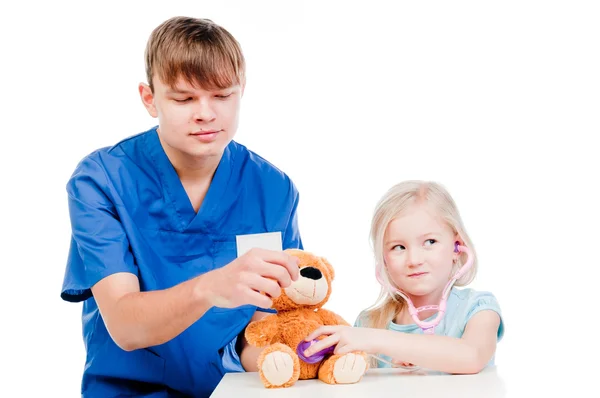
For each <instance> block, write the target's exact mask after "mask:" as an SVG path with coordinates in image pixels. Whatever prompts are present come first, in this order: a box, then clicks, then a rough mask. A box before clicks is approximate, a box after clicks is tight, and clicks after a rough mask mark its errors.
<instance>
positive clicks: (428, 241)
mask: <svg viewBox="0 0 600 398" xmlns="http://www.w3.org/2000/svg"><path fill="white" fill-rule="evenodd" d="M435 242H436V240H435V239H427V240H426V241H425V246H431V245H433V244H434V243H435Z"/></svg>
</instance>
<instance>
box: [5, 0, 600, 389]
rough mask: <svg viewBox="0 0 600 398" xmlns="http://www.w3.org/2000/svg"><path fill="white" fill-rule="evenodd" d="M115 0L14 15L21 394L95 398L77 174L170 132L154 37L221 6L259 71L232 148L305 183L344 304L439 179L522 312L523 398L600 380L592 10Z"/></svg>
mask: <svg viewBox="0 0 600 398" xmlns="http://www.w3.org/2000/svg"><path fill="white" fill-rule="evenodd" d="M105 3H106V2H104V3H91V4H88V3H78V2H72V3H71V4H66V3H65V2H41V1H40V2H19V3H16V4H18V5H16V4H12V5H10V6H8V5H5V3H3V5H2V6H1V8H2V9H1V10H0V15H1V16H0V20H1V24H0V41H1V48H2V51H1V54H2V55H1V59H2V61H1V63H0V68H1V74H0V76H1V78H2V88H1V92H2V95H1V96H0V101H1V103H2V106H1V107H0V110H1V111H0V112H1V116H2V117H1V123H2V156H1V157H0V162H1V165H0V166H1V167H0V172H1V173H2V185H1V186H2V195H1V196H0V200H1V201H2V205H1V206H0V209H1V210H0V211H1V212H2V214H1V217H2V218H1V219H0V220H1V221H0V222H1V223H2V230H3V234H2V236H3V238H2V241H1V242H2V243H1V245H0V247H1V248H2V258H1V260H0V265H1V266H2V277H1V278H0V284H1V285H0V287H1V289H0V295H1V300H0V305H1V306H2V311H1V315H2V327H1V330H2V332H1V333H0V335H1V336H2V340H1V341H2V343H3V344H2V346H3V348H2V349H1V350H0V353H1V354H0V361H1V362H2V364H3V369H5V370H3V375H2V377H0V379H1V380H2V382H1V385H2V388H5V389H7V390H8V391H17V392H15V393H13V394H10V395H18V396H42V395H46V394H49V392H50V391H51V392H53V393H54V392H56V393H58V394H59V395H60V396H64V397H67V396H68V397H74V396H78V394H79V389H80V378H81V374H82V371H83V366H84V359H85V357H84V350H83V341H82V336H81V320H80V312H81V305H80V304H71V303H66V302H62V301H61V299H60V290H61V284H62V279H63V275H64V270H65V263H66V256H67V250H68V244H69V237H70V236H69V234H70V224H69V218H68V212H67V198H66V192H65V184H66V182H67V180H68V178H69V176H70V174H71V172H72V171H73V169H74V167H75V166H76V164H77V162H78V161H79V160H80V159H81V158H82V157H83V156H85V155H86V154H88V153H89V152H91V151H92V150H94V149H96V148H98V147H101V146H107V145H112V144H114V143H116V142H117V141H119V140H120V139H122V138H125V137H127V136H129V135H132V134H135V133H138V132H141V131H143V130H146V129H147V128H149V127H151V126H153V125H154V124H155V122H156V121H155V120H153V119H151V118H150V117H149V116H148V115H147V113H146V111H145V110H144V108H143V107H142V104H141V102H140V100H139V97H138V94H137V89H136V87H137V84H138V83H139V82H140V81H144V80H145V73H144V59H143V51H144V47H145V44H146V40H147V38H148V36H149V34H150V32H151V30H152V29H153V28H154V27H155V26H156V25H158V24H159V23H161V22H162V21H163V20H165V19H167V18H169V17H171V16H175V15H189V16H197V17H207V18H210V19H212V20H214V21H215V22H217V23H219V24H221V25H223V26H225V27H226V28H227V29H228V30H229V31H230V32H231V33H232V34H234V36H236V38H237V39H238V40H239V41H240V43H241V45H242V47H243V50H244V52H245V56H246V59H247V63H248V73H247V75H248V83H247V88H246V93H245V96H244V99H243V105H242V107H243V108H242V116H241V117H242V119H241V126H240V129H239V131H238V135H237V136H236V140H237V141H239V142H241V143H243V144H245V145H247V146H248V147H249V148H250V149H252V150H254V151H256V152H257V153H259V154H260V155H262V156H264V157H266V158H267V159H269V160H270V161H271V162H273V163H274V164H275V165H277V166H278V167H280V168H281V169H283V170H284V171H285V172H286V173H287V174H288V175H290V177H291V178H292V179H293V180H294V181H295V183H296V185H297V186H298V188H299V190H300V192H301V202H300V208H299V214H300V227H301V231H302V235H303V240H304V244H305V248H306V249H307V250H310V251H313V252H315V253H318V254H320V255H323V256H325V257H327V258H328V259H329V260H330V262H331V263H332V264H333V266H334V267H335V269H336V272H337V279H336V281H335V285H334V293H333V295H332V297H331V300H330V302H329V303H328V304H327V306H326V308H329V309H331V310H333V311H336V312H338V313H339V314H341V315H342V316H343V317H345V318H346V319H347V320H348V321H350V322H353V321H354V319H355V317H356V315H357V314H358V312H359V311H360V310H361V309H363V308H365V307H367V306H369V305H370V304H372V303H373V301H374V300H375V299H376V296H377V293H378V287H377V284H376V281H375V278H374V277H373V265H372V261H371V252H370V247H369V242H368V232H369V224H370V217H371V214H372V211H373V208H374V206H375V203H376V201H377V199H378V198H379V197H380V196H381V195H382V194H383V193H384V191H385V190H386V189H387V188H388V187H390V186H391V185H392V184H394V183H396V182H399V181H401V180H404V179H431V180H435V181H439V182H441V183H443V184H444V185H445V186H446V187H447V188H448V189H449V191H450V192H451V194H452V195H453V196H454V198H455V200H456V201H457V203H458V205H459V208H460V210H461V213H462V216H463V218H464V222H465V224H466V227H467V230H468V232H469V233H470V235H471V238H472V239H473V241H474V243H475V247H476V249H477V251H478V254H479V260H480V271H479V274H478V277H477V279H476V281H475V282H474V283H473V285H472V287H474V288H477V289H483V290H489V291H492V292H493V293H494V294H495V295H496V296H497V298H498V300H499V302H500V304H501V306H502V310H503V312H504V320H505V323H506V335H505V338H504V340H503V341H502V342H501V343H500V344H499V346H498V351H497V364H498V366H499V367H500V369H501V370H502V372H503V374H504V375H505V376H506V380H507V385H508V390H509V392H511V393H514V394H515V396H519V395H521V393H523V395H524V394H525V393H528V392H531V391H533V390H532V389H533V388H534V387H536V386H537V387H546V388H547V389H548V390H553V391H556V390H565V391H573V392H575V391H578V390H579V389H580V388H581V387H582V386H583V385H586V384H589V383H591V382H592V379H586V378H584V375H586V374H591V373H592V367H594V366H595V367H596V370H597V364H596V363H595V360H596V359H597V357H598V351H599V350H598V341H597V337H596V333H594V328H593V327H592V326H593V325H594V324H595V323H597V321H596V320H597V305H598V295H597V294H592V290H593V289H596V288H597V286H598V277H599V276H600V274H599V272H598V268H599V266H600V261H599V258H598V247H599V241H600V232H599V229H600V226H599V222H600V212H599V210H598V206H599V203H600V195H599V193H598V191H599V190H598V188H599V186H600V184H599V182H598V177H597V175H598V172H599V171H600V160H599V157H600V156H599V153H598V152H599V150H598V149H599V145H598V143H597V139H598V137H597V135H598V132H599V127H600V121H599V109H600V108H599V107H600V73H599V71H600V56H599V54H600V50H599V48H600V43H599V42H600V28H599V26H600V24H599V23H598V21H599V20H600V12H599V7H598V5H596V4H597V3H596V2H594V1H589V2H583V1H563V2H559V1H525V0H521V1H502V2H487V1H470V2H465V1H444V2H437V1H421V2H402V3H399V4H397V3H398V2H384V1H381V2H378V1H373V0H371V1H363V2H360V3H358V2H357V3H350V2H343V3H342V2H339V3H338V2H335V3H334V2H327V1H321V2H303V5H299V4H296V5H293V4H292V3H291V2H269V3H267V2H260V1H247V2H242V1H240V2H230V1H221V2H216V1H215V2H206V1H190V2H166V1H160V2H151V1H146V2H144V3H140V4H139V5H135V6H133V5H129V3H128V2H125V1H119V2H115V3H114V4H110V5H108V4H106V5H105ZM169 3H173V4H169ZM298 3H299V2H298ZM83 4H85V5H83ZM168 4H169V5H168ZM6 369H8V370H6ZM534 376H540V378H538V379H534V378H533V377H534ZM13 387H14V388H18V390H12V388H13ZM46 392H47V393H46ZM0 395H4V394H3V393H0ZM511 396H513V395H512V394H511Z"/></svg>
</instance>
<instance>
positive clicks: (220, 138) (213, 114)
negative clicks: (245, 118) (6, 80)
mask: <svg viewBox="0 0 600 398" xmlns="http://www.w3.org/2000/svg"><path fill="white" fill-rule="evenodd" d="M153 83H154V93H152V91H151V90H150V87H148V86H147V85H145V84H140V87H139V90H140V95H141V97H142V101H143V103H144V106H145V107H146V109H147V110H148V113H149V114H150V116H152V117H155V118H158V125H159V131H158V134H159V136H160V139H161V141H162V143H163V145H166V146H167V148H165V150H166V151H167V152H171V153H173V154H175V156H178V157H183V158H184V159H185V158H188V159H187V160H192V159H197V160H208V159H209V158H212V157H217V158H218V159H220V157H221V155H222V154H223V150H224V149H225V147H226V146H227V145H228V144H229V143H230V142H231V140H232V139H233V137H234V136H235V133H236V131H237V128H238V116H239V110H240V99H241V95H242V87H240V86H234V87H230V88H227V89H222V90H213V91H208V90H204V89H202V88H199V87H194V86H193V85H191V84H189V83H187V82H186V81H185V80H183V79H179V80H178V82H177V83H176V84H175V85H174V86H173V87H171V86H168V85H166V84H164V83H163V82H162V81H161V80H160V79H159V78H158V77H154V79H153Z"/></svg>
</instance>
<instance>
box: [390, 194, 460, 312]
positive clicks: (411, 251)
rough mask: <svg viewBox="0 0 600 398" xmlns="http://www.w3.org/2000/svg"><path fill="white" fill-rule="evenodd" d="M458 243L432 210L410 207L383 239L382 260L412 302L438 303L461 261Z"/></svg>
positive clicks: (445, 224) (415, 206)
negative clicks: (455, 266)
mask: <svg viewBox="0 0 600 398" xmlns="http://www.w3.org/2000/svg"><path fill="white" fill-rule="evenodd" d="M457 239H458V236H457V234H456V233H455V232H454V231H453V230H452V229H451V228H450V227H449V226H448V224H447V223H445V222H444V221H443V220H442V219H441V218H440V217H438V216H437V215H436V214H435V212H434V211H433V209H432V208H431V206H428V205H427V204H424V203H422V204H414V205H412V206H411V207H409V208H408V209H407V210H406V211H405V212H403V214H402V215H400V216H399V217H396V218H394V219H393V220H392V221H391V222H390V223H389V224H388V227H387V229H386V232H385V235H384V239H383V241H384V246H383V256H384V259H385V264H386V267H387V269H388V272H389V274H390V277H391V278H392V280H393V282H394V283H395V284H396V286H398V288H399V289H400V290H401V291H403V292H404V293H405V294H407V295H408V296H409V297H410V298H411V300H413V301H414V299H415V298H419V299H420V300H419V301H437V300H439V299H440V298H441V295H442V293H443V290H444V287H445V286H446V284H447V283H448V281H449V280H450V278H451V276H452V272H453V266H454V263H455V261H456V260H457V259H458V254H457V253H454V242H455V241H457Z"/></svg>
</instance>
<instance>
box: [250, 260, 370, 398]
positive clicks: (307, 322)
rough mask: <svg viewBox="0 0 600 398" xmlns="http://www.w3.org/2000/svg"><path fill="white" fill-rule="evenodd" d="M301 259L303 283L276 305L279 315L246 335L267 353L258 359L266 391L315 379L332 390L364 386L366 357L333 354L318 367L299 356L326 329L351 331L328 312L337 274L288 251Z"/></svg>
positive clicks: (257, 323)
mask: <svg viewBox="0 0 600 398" xmlns="http://www.w3.org/2000/svg"><path fill="white" fill-rule="evenodd" d="M285 252H286V253H288V254H290V255H292V256H295V257H297V258H298V259H299V265H298V266H299V268H300V272H299V276H298V280H296V281H292V284H291V285H290V286H288V287H286V288H283V289H282V291H281V295H280V296H279V297H277V298H274V299H273V305H272V308H273V309H275V310H277V313H276V314H271V315H268V316H266V317H264V318H262V319H260V320H258V321H253V322H251V323H250V324H249V325H248V327H247V328H246V331H245V337H246V340H247V341H248V343H249V344H251V345H253V346H256V347H265V348H264V350H263V351H262V353H261V354H260V355H259V357H258V370H259V376H260V379H261V381H262V383H263V385H264V386H265V387H266V388H284V387H290V386H292V385H293V384H294V383H295V382H296V381H298V380H306V379H315V378H317V377H318V378H319V380H321V381H323V382H325V383H328V384H352V383H357V382H359V381H360V380H361V379H362V377H363V375H364V374H365V373H366V371H367V369H368V367H369V365H368V360H367V355H366V353H364V352H354V353H347V354H345V355H337V354H334V353H329V354H327V355H325V356H324V358H322V359H321V360H318V361H317V362H316V363H312V362H314V360H308V359H307V358H304V357H303V355H302V351H300V353H301V354H300V356H299V355H298V353H297V352H298V351H297V349H298V346H299V345H300V344H301V343H303V344H304V343H305V342H304V339H305V338H306V337H307V336H308V335H309V334H310V333H312V332H313V331H314V330H316V329H318V328H319V327H321V326H324V325H348V323H347V322H346V321H345V320H344V319H342V317H340V316H339V315H337V314H336V313H334V312H331V311H328V310H326V309H323V308H322V307H323V305H324V304H325V303H326V302H327V300H328V299H329V296H330V295H331V283H332V281H333V278H334V270H333V267H332V266H331V264H330V263H329V262H328V261H327V260H326V259H325V258H323V257H319V256H316V255H314V254H312V253H309V252H307V251H305V250H300V249H287V250H285Z"/></svg>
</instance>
